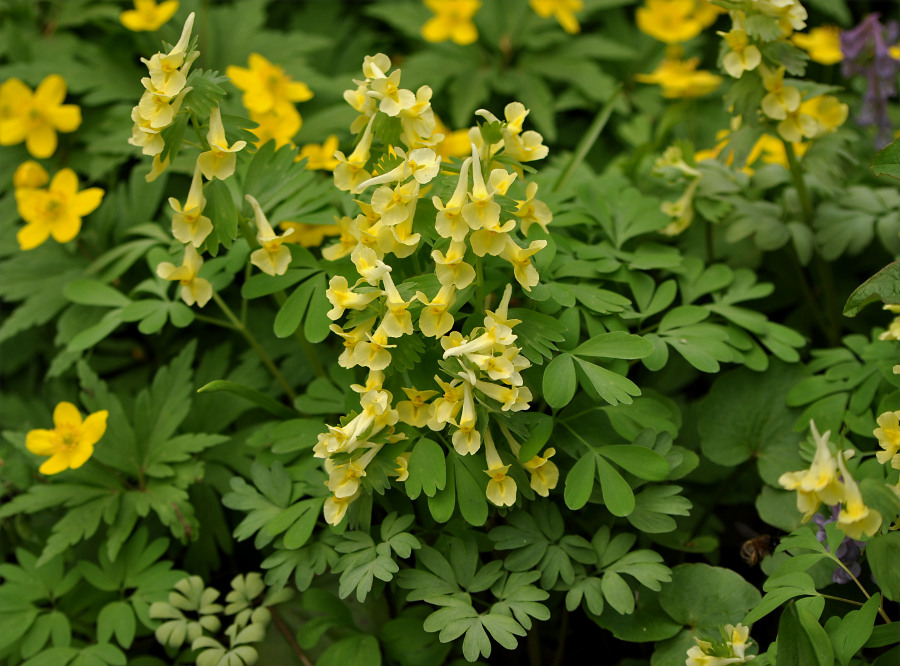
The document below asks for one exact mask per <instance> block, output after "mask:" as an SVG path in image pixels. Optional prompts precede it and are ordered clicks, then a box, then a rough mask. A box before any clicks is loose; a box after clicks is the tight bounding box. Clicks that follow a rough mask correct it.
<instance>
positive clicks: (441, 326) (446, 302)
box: [416, 285, 456, 338]
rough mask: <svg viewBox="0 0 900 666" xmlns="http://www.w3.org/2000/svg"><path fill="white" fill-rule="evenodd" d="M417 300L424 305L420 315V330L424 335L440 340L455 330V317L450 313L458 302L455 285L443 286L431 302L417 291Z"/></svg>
mask: <svg viewBox="0 0 900 666" xmlns="http://www.w3.org/2000/svg"><path fill="white" fill-rule="evenodd" d="M416 299H417V300H418V301H419V302H420V303H421V304H422V305H423V307H422V311H421V314H419V330H420V331H422V335H424V336H426V337H429V338H439V337H441V336H442V335H445V334H446V333H447V332H448V331H449V330H450V329H451V328H453V315H452V314H450V312H448V310H449V309H450V307H451V306H452V305H453V303H454V302H455V301H456V289H455V288H454V287H453V285H446V286H444V285H442V286H441V288H440V290H439V291H438V293H437V295H436V296H435V297H434V298H433V299H431V300H428V297H427V296H426V295H425V294H423V293H422V292H421V291H417V292H416Z"/></svg>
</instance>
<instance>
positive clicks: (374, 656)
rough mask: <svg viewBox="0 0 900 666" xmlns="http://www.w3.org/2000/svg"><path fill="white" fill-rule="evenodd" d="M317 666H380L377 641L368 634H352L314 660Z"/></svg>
mask: <svg viewBox="0 0 900 666" xmlns="http://www.w3.org/2000/svg"><path fill="white" fill-rule="evenodd" d="M316 664H318V666H381V648H380V646H379V645H378V639H376V638H375V637H374V636H372V635H370V634H354V635H352V636H350V637H349V638H343V639H341V640H339V641H338V642H336V643H333V644H331V645H329V646H328V649H327V650H325V652H323V653H322V656H321V657H319V658H318V659H317V660H316Z"/></svg>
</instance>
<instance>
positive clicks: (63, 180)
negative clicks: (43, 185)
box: [50, 167, 78, 196]
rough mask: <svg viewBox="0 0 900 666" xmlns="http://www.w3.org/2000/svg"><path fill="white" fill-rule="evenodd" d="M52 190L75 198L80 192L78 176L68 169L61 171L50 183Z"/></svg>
mask: <svg viewBox="0 0 900 666" xmlns="http://www.w3.org/2000/svg"><path fill="white" fill-rule="evenodd" d="M50 189H51V190H52V191H54V192H60V193H62V194H66V195H69V196H74V195H75V193H76V192H77V191H78V176H76V175H75V172H74V171H72V169H69V168H68V167H66V168H65V169H60V170H59V171H57V172H56V175H55V176H53V180H51V181H50Z"/></svg>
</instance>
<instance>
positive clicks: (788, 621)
mask: <svg viewBox="0 0 900 666" xmlns="http://www.w3.org/2000/svg"><path fill="white" fill-rule="evenodd" d="M812 640H813V639H812V637H811V636H810V635H809V634H808V633H807V632H806V630H805V629H804V627H803V625H802V624H801V622H800V615H799V613H798V611H797V606H796V605H795V604H794V603H793V602H791V603H790V604H789V605H788V607H787V608H785V609H784V612H782V614H781V619H780V620H778V659H777V661H776V662H775V663H776V666H813V665H814V664H819V663H821V662H819V659H818V657H817V655H816V649H815V647H814V646H813V642H812Z"/></svg>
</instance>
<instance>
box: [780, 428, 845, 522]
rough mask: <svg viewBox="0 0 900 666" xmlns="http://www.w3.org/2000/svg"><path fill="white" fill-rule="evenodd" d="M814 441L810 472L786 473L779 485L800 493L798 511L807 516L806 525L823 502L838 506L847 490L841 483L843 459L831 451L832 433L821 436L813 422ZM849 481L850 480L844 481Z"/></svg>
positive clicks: (798, 494)
mask: <svg viewBox="0 0 900 666" xmlns="http://www.w3.org/2000/svg"><path fill="white" fill-rule="evenodd" d="M810 429H811V430H812V433H813V440H814V441H815V442H816V454H815V456H814V457H813V461H812V463H811V464H810V466H809V469H804V470H801V471H799V472H785V473H784V474H782V475H781V476H780V477H779V478H778V483H779V485H781V486H783V487H784V488H786V489H787V490H796V491H797V508H798V509H799V510H800V511H802V512H803V522H806V521H807V520H809V519H810V518H812V516H813V514H814V513H815V512H816V510H817V509H818V508H819V503H820V502H825V504H828V505H830V506H834V505H835V504H837V503H838V502H840V501H842V500H843V499H844V497H845V495H844V493H845V490H846V488H847V486H846V484H841V482H840V480H839V479H838V476H839V466H840V469H843V455H842V454H840V455H838V457H837V458H838V459H837V460H835V456H834V455H833V454H832V453H831V449H830V448H829V447H828V437H829V436H830V435H831V431H830V430H828V431H826V432H825V434H824V435H820V434H819V431H818V430H817V429H816V424H815V423H813V422H810ZM844 478H845V479H846V476H845V477H844Z"/></svg>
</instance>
